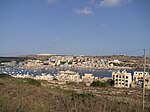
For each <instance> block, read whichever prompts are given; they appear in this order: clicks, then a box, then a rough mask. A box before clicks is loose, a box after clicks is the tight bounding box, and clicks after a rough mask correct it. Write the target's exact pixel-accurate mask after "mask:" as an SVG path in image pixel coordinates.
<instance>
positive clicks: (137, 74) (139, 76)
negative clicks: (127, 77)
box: [133, 71, 149, 82]
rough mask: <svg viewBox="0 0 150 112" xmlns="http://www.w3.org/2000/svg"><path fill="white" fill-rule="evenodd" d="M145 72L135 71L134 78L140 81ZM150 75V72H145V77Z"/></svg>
mask: <svg viewBox="0 0 150 112" xmlns="http://www.w3.org/2000/svg"><path fill="white" fill-rule="evenodd" d="M143 76H144V72H139V71H135V72H134V75H133V80H134V81H136V82H138V81H139V80H141V79H142V80H143ZM147 77H149V73H148V72H146V73H145V78H147Z"/></svg>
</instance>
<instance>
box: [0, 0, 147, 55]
mask: <svg viewBox="0 0 150 112" xmlns="http://www.w3.org/2000/svg"><path fill="white" fill-rule="evenodd" d="M143 48H148V49H149V48H150V0H0V56H13V55H20V54H39V53H50V54H75V55H112V54H133V55H141V53H142V50H140V49H143Z"/></svg>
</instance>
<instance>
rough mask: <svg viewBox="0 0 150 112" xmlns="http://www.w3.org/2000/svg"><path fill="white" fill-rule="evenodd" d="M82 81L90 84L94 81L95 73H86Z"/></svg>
mask: <svg viewBox="0 0 150 112" xmlns="http://www.w3.org/2000/svg"><path fill="white" fill-rule="evenodd" d="M82 81H83V82H84V83H85V84H86V85H87V86H89V85H90V84H91V83H92V82H93V81H94V76H93V74H88V73H85V74H84V76H82Z"/></svg>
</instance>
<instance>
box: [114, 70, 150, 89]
mask: <svg viewBox="0 0 150 112" xmlns="http://www.w3.org/2000/svg"><path fill="white" fill-rule="evenodd" d="M143 77H144V72H139V71H135V72H134V74H133V76H132V75H131V73H127V72H126V71H125V70H124V71H122V72H120V71H118V72H112V79H113V80H114V86H115V87H119V88H130V87H133V88H135V87H142V86H143V81H144V80H143ZM145 88H147V89H150V75H149V73H148V72H146V73H145Z"/></svg>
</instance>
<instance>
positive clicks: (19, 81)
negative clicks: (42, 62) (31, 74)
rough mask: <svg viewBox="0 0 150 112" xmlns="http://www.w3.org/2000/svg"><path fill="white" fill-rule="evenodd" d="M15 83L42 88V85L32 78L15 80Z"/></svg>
mask: <svg viewBox="0 0 150 112" xmlns="http://www.w3.org/2000/svg"><path fill="white" fill-rule="evenodd" d="M15 81H16V82H18V83H22V84H29V85H35V86H41V83H40V82H39V81H37V80H34V79H31V78H22V79H18V80H15Z"/></svg>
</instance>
